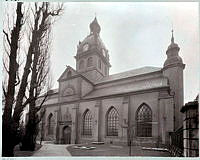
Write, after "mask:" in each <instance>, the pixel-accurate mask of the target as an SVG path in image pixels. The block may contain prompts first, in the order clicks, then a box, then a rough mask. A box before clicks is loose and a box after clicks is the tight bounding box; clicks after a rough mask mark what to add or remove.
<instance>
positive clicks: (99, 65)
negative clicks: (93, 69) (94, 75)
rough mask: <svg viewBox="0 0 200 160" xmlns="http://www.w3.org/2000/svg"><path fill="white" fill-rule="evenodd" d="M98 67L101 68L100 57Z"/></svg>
mask: <svg viewBox="0 0 200 160" xmlns="http://www.w3.org/2000/svg"><path fill="white" fill-rule="evenodd" d="M98 67H99V69H101V60H100V59H99V60H98Z"/></svg>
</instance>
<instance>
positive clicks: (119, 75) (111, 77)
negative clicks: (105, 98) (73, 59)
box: [95, 66, 162, 84]
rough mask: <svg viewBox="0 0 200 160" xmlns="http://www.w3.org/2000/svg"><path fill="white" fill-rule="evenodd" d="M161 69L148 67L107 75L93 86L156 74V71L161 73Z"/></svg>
mask: <svg viewBox="0 0 200 160" xmlns="http://www.w3.org/2000/svg"><path fill="white" fill-rule="evenodd" d="M161 69H162V68H160V67H150V66H146V67H142V68H137V69H133V70H130V71H126V72H121V73H117V74H113V75H109V76H107V77H104V78H102V79H100V80H99V81H97V82H96V83H95V84H100V83H106V82H110V81H115V80H120V79H124V78H129V77H134V76H139V75H143V74H148V73H152V72H157V71H161Z"/></svg>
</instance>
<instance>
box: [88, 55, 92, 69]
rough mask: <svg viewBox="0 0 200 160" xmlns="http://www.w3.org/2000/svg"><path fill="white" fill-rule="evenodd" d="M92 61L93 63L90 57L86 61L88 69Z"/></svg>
mask: <svg viewBox="0 0 200 160" xmlns="http://www.w3.org/2000/svg"><path fill="white" fill-rule="evenodd" d="M92 61H93V60H92V57H89V58H88V60H87V66H88V67H90V66H92V63H93V62H92Z"/></svg>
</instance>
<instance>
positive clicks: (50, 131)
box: [48, 113, 54, 135]
mask: <svg viewBox="0 0 200 160" xmlns="http://www.w3.org/2000/svg"><path fill="white" fill-rule="evenodd" d="M53 128H54V120H53V114H52V113H50V114H49V116H48V134H49V135H52V134H53Z"/></svg>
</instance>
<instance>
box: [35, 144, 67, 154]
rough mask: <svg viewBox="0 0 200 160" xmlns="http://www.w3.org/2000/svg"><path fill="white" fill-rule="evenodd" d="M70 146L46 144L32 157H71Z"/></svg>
mask: <svg viewBox="0 0 200 160" xmlns="http://www.w3.org/2000/svg"><path fill="white" fill-rule="evenodd" d="M67 146H68V145H62V144H53V143H52V142H44V143H43V145H42V147H41V148H40V149H39V150H38V151H37V152H35V153H34V154H33V155H32V156H33V157H34V156H37V157H38V156H39V157H44V156H45V157H51V156H71V154H70V153H69V152H68V150H67Z"/></svg>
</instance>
